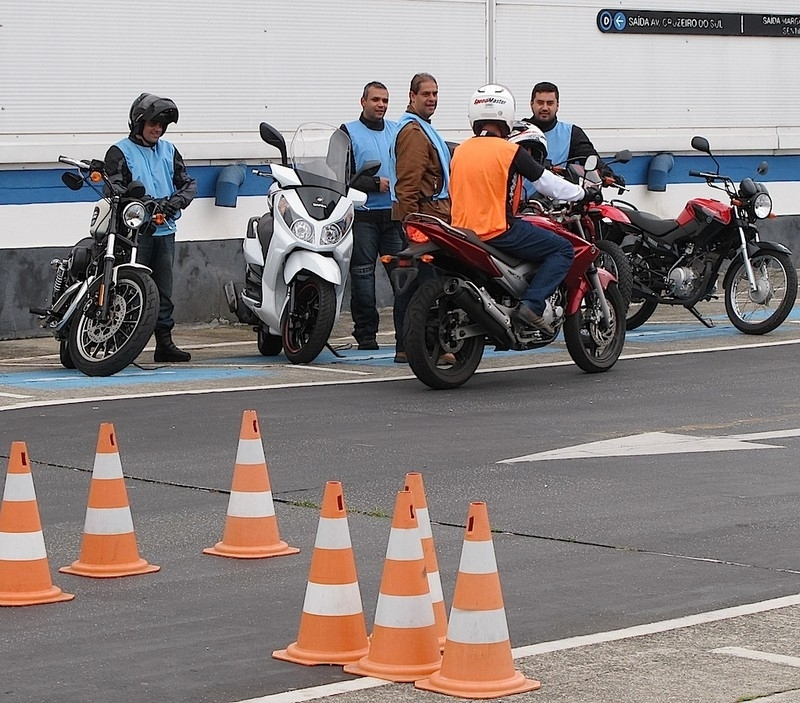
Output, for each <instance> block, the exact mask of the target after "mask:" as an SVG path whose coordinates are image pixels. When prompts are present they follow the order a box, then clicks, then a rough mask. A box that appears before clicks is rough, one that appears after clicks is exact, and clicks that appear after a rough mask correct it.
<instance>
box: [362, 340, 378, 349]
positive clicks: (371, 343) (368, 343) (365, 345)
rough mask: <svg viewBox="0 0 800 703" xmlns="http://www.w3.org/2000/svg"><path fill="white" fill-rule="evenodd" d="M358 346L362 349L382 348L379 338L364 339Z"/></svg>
mask: <svg viewBox="0 0 800 703" xmlns="http://www.w3.org/2000/svg"><path fill="white" fill-rule="evenodd" d="M358 348H359V349H361V350H362V351H375V350H376V349H380V347H379V346H378V340H377V339H362V340H361V341H360V342H359V343H358Z"/></svg>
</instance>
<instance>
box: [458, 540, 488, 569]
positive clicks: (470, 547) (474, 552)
mask: <svg viewBox="0 0 800 703" xmlns="http://www.w3.org/2000/svg"><path fill="white" fill-rule="evenodd" d="M458 570H459V571H460V572H462V573H464V574H493V573H495V572H496V571H497V561H496V560H495V557H494V545H493V544H492V541H491V540H486V541H485V542H470V541H469V540H464V547H463V549H462V550H461V563H460V564H459V565H458Z"/></svg>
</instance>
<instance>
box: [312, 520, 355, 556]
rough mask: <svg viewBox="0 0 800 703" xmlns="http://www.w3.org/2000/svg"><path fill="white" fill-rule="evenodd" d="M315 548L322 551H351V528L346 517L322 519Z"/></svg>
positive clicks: (318, 526) (318, 527)
mask: <svg viewBox="0 0 800 703" xmlns="http://www.w3.org/2000/svg"><path fill="white" fill-rule="evenodd" d="M314 546H315V547H319V548H320V549H350V548H351V547H352V546H353V545H352V543H351V542H350V528H349V527H348V525H347V518H346V517H336V518H331V517H321V518H320V519H319V524H318V525H317V538H316V540H315V541H314Z"/></svg>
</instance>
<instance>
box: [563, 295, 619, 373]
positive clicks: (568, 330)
mask: <svg viewBox="0 0 800 703" xmlns="http://www.w3.org/2000/svg"><path fill="white" fill-rule="evenodd" d="M603 293H604V294H605V299H606V302H607V303H608V308H609V312H610V313H611V320H610V324H609V325H606V324H605V322H604V321H603V311H602V309H601V307H600V296H599V294H598V293H597V292H596V291H595V290H594V289H593V288H592V289H590V290H589V291H588V293H587V294H586V295H585V296H584V298H583V300H582V301H581V307H580V309H579V310H578V311H577V312H576V313H574V314H573V315H570V316H569V317H567V319H566V320H565V321H564V342H565V343H566V345H567V351H568V352H569V355H570V357H571V358H572V360H573V361H574V362H575V363H576V364H577V365H578V366H579V367H580V368H581V369H583V370H584V371H586V373H599V372H600V371H608V370H609V369H610V368H611V367H612V366H613V365H614V364H615V363H617V359H619V355H620V354H621V353H622V347H623V346H624V344H625V302H624V301H623V300H622V294H621V293H620V292H619V287H618V286H617V284H616V283H610V284H609V286H608V288H606V290H605V291H603Z"/></svg>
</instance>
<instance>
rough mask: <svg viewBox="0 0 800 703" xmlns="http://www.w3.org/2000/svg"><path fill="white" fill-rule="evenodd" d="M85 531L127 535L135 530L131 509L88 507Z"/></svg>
mask: <svg viewBox="0 0 800 703" xmlns="http://www.w3.org/2000/svg"><path fill="white" fill-rule="evenodd" d="M83 531H84V532H85V533H86V534H87V535H125V534H128V533H129V532H133V518H132V517H131V509H130V508H129V507H127V508H87V509H86V521H85V522H84V524H83Z"/></svg>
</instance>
